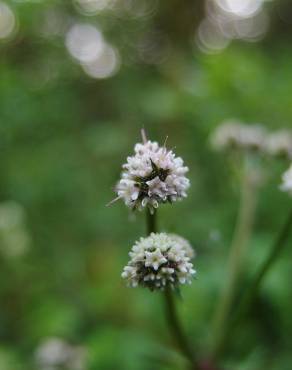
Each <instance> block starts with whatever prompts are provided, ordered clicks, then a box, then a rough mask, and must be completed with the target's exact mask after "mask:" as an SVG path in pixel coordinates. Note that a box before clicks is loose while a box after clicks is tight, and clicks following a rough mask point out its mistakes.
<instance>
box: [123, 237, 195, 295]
mask: <svg viewBox="0 0 292 370" xmlns="http://www.w3.org/2000/svg"><path fill="white" fill-rule="evenodd" d="M129 255H130V257H131V259H130V261H129V262H128V264H127V266H125V267H124V270H123V273H122V277H123V278H124V279H126V280H127V282H128V285H129V286H132V287H136V286H143V287H147V288H149V289H150V290H163V289H164V288H165V287H166V286H170V287H172V288H174V287H177V286H178V285H180V284H186V283H189V284H190V283H191V281H192V278H193V276H194V275H195V274H196V271H195V270H194V268H193V264H192V263H191V262H190V260H191V258H192V257H193V256H194V251H193V249H192V247H191V246H190V244H189V242H188V241H186V240H185V239H184V238H182V237H180V236H178V235H173V234H166V233H160V234H155V233H152V234H151V235H149V236H148V237H147V238H141V239H140V240H139V241H138V242H136V243H135V245H134V246H133V247H132V250H131V252H130V253H129Z"/></svg>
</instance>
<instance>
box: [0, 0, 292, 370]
mask: <svg viewBox="0 0 292 370" xmlns="http://www.w3.org/2000/svg"><path fill="white" fill-rule="evenodd" d="M6 3H7V4H9V6H10V8H11V9H12V10H13V12H14V14H15V16H16V18H17V30H16V31H15V33H14V35H13V36H11V37H10V38H8V39H5V40H4V39H3V40H2V41H1V44H0V53H1V58H0V74H1V82H0V107H1V109H0V149H1V157H0V171H1V172H0V173H1V181H0V200H1V202H2V203H1V207H2V208H1V209H3V207H4V205H5V204H6V205H7V201H13V202H16V204H17V205H18V206H19V207H21V210H22V211H21V212H23V215H24V216H23V217H24V221H23V223H24V225H25V226H23V227H25V233H27V235H28V236H26V237H27V238H28V239H29V243H28V245H29V247H28V248H27V250H26V252H25V253H23V254H21V255H18V254H17V255H16V256H14V255H13V253H12V255H11V253H10V252H9V250H8V251H7V248H10V249H11V248H12V250H13V247H15V248H17V244H18V243H19V240H18V239H17V238H16V239H15V240H14V241H13V240H12V242H11V241H10V244H9V243H8V244H7V243H5V242H3V240H2V245H1V250H2V253H1V256H0V263H1V270H0V274H1V277H0V281H1V284H0V295H1V305H0V338H1V346H0V368H1V369H3V370H4V369H5V370H28V369H32V368H34V367H35V364H34V360H33V354H34V352H35V349H36V347H37V346H38V345H39V343H40V342H41V341H42V340H43V339H44V338H46V337H50V336H57V337H61V338H64V339H66V340H67V341H69V342H70V343H76V344H78V345H83V346H85V347H86V348H87V350H88V353H89V360H88V366H87V367H88V369H89V370H90V369H92V370H95V369H100V370H109V369H117V368H118V369H120V370H131V369H133V370H144V369H145V370H146V369H152V370H155V369H178V368H181V366H183V360H182V359H181V357H180V356H179V355H178V354H176V353H175V352H174V351H171V350H170V349H171V345H172V342H171V339H170V338H169V335H168V332H167V328H166V326H165V323H164V320H163V309H162V306H161V298H160V297H159V295H158V294H155V293H153V294H151V293H148V292H145V291H143V290H139V289H133V290H131V289H127V288H126V287H125V286H124V284H123V282H122V281H121V279H120V273H121V270H122V267H123V265H124V264H125V263H126V261H127V253H128V251H129V249H130V247H131V245H132V243H133V242H134V241H135V240H136V239H137V238H138V237H139V236H140V235H142V234H143V233H145V227H144V218H143V215H142V214H137V215H136V216H135V217H132V216H130V215H129V213H128V210H127V209H126V208H125V207H124V205H123V204H122V202H120V203H119V202H118V203H116V204H115V205H114V206H112V207H110V208H106V207H105V204H106V203H107V202H108V201H110V200H111V199H112V198H113V197H114V192H113V187H114V185H115V183H116V181H117V179H118V177H119V173H120V167H121V164H122V163H123V162H124V160H125V158H126V156H127V155H128V154H130V153H131V152H132V149H133V145H134V143H135V142H137V140H139V135H140V134H139V131H140V129H141V127H142V126H144V127H145V128H146V130H147V132H148V135H149V137H151V139H155V140H158V141H160V142H163V141H164V139H165V137H166V136H167V135H168V146H169V147H175V148H176V149H175V151H176V153H177V154H178V155H180V156H182V157H183V158H184V159H185V162H186V163H187V165H188V166H189V167H190V178H191V182H192V187H191V190H190V193H189V197H188V199H187V200H186V201H184V202H182V203H180V204H178V205H176V206H175V207H171V206H165V207H161V211H160V212H159V213H160V215H159V223H160V225H159V227H160V229H161V230H164V229H165V230H168V231H171V232H172V231H173V232H177V233H180V234H182V235H183V236H185V237H186V238H188V239H189V240H190V241H191V242H192V244H193V245H194V247H195V248H196V251H197V260H196V267H197V270H198V280H197V281H195V282H194V284H193V285H192V286H191V287H187V288H184V289H183V291H182V294H183V300H184V304H183V305H182V307H181V314H182V317H183V322H184V324H185V327H186V328H187V332H188V333H189V335H190V336H191V337H192V338H193V340H194V341H195V342H198V343H199V344H198V346H199V349H200V350H201V351H202V352H203V353H205V352H207V351H208V341H209V339H210V338H211V337H212V332H211V315H212V312H213V309H214V305H215V299H214V298H215V297H216V296H217V294H218V290H219V288H220V287H221V286H222V285H223V284H224V270H225V265H226V255H227V251H228V247H229V244H230V239H231V236H232V230H233V227H234V223H235V217H236V213H237V204H238V195H239V194H238V192H239V189H238V181H237V178H236V174H235V172H234V169H233V167H232V166H231V165H230V161H229V160H228V158H227V157H226V156H225V155H224V154H220V155H218V153H214V152H213V151H212V150H211V148H210V145H209V135H210V133H211V132H212V130H213V129H214V128H215V127H216V126H217V125H218V123H220V121H222V120H223V119H225V118H229V117H238V118H240V119H242V120H243V121H247V122H260V123H263V124H264V125H266V126H267V127H268V128H269V129H271V130H272V129H277V128H282V127H288V128H289V127H290V126H291V117H292V104H291V96H292V69H291V65H292V53H291V48H290V45H291V35H292V34H291V24H290V25H289V24H287V22H286V21H287V17H286V18H285V19H286V20H285V19H283V17H281V14H283V11H282V9H285V12H287V14H288V11H292V10H291V9H292V8H291V4H290V3H289V1H286V2H285V1H283V0H275V1H272V2H268V3H266V4H265V5H264V6H265V9H266V11H267V12H268V14H269V16H270V25H269V29H268V32H267V34H266V35H265V37H264V38H263V39H262V40H260V41H257V42H252V43H249V42H247V41H244V40H235V41H232V42H231V44H230V45H229V46H228V47H226V48H225V49H222V50H220V52H218V53H204V52H203V51H201V50H200V49H199V48H198V46H197V45H196V44H195V41H194V40H195V32H196V30H197V29H198V27H199V24H200V22H201V20H202V19H203V17H204V15H205V5H204V3H203V1H190V0H184V1H181V0H169V1H167V2H164V1H159V2H158V1H157V2H150V3H151V4H152V3H153V4H154V3H155V8H154V9H155V10H153V11H151V12H150V13H148V15H147V12H146V15H145V14H144V13H143V12H142V16H137V11H136V16H135V13H134V15H133V14H132V15H131V14H128V13H122V14H118V13H117V14H116V13H114V12H110V11H103V12H100V13H98V14H94V15H90V16H89V15H86V14H84V12H83V13H82V12H81V11H80V9H79V8H78V7H76V4H75V5H74V3H73V2H71V1H69V0H66V1H52V0H47V1H45V0H43V1H41V0H39V1H10V2H8V1H6ZM139 4H140V2H139V1H137V2H136V4H135V6H136V8H137V9H139ZM141 4H142V5H141ZM141 4H140V5H141V6H145V3H144V2H143V1H141ZM143 4H144V5H143ZM133 6H134V5H133ZM283 7H284V8H283ZM129 9H131V8H129ZM279 9H280V10H281V11H279ZM285 12H284V13H285ZM51 13H52V14H57V15H58V17H60V18H58V19H61V20H62V21H61V22H60V23H56V24H58V27H59V28H58V27H57V26H56V25H55V27H51V28H52V29H53V30H51V31H50V32H51V33H50V32H49V31H48V30H47V29H46V28H45V27H47V28H48V24H47V23H48V20H47V16H48V14H51ZM138 14H139V13H138ZM143 14H144V15H143ZM50 19H51V22H52V18H50ZM72 22H73V23H74V22H82V23H84V22H85V23H90V24H93V25H95V26H98V27H99V28H100V29H101V30H102V31H103V34H104V37H105V38H106V39H107V40H108V41H109V42H111V44H112V45H114V46H115V47H116V48H117V49H118V50H119V53H120V60H121V66H120V69H119V71H118V72H117V73H116V74H115V75H114V76H113V77H111V78H104V79H93V78H91V77H90V76H88V75H86V74H85V73H84V71H83V70H82V68H81V67H80V65H79V64H78V63H76V61H74V60H73V59H72V57H71V56H70V54H69V53H68V51H67V50H66V47H65V45H64V32H66V29H67V28H68V27H67V24H69V25H70V24H71V23H72ZM49 24H50V22H49ZM60 24H61V26H62V27H61V26H60ZM53 25H54V23H53ZM53 31H54V32H53ZM152 32H154V33H155V32H160V33H161V34H162V35H163V37H167V45H168V48H169V49H167V50H168V52H167V53H166V52H165V55H164V49H163V47H162V46H161V48H160V46H158V49H159V50H158V51H159V52H161V55H160V56H159V52H158V56H159V58H158V61H157V59H155V58H156V57H155V58H154V59H153V60H151V55H152V54H153V55H154V56H157V54H155V53H156V51H157V45H156V46H155V45H154V46H155V48H156V49H155V48H154V46H153V49H151V48H150V54H149V53H148V54H147V53H146V56H145V55H144V54H143V53H142V54H141V50H140V49H139V47H138V46H139V45H140V41H141V40H143V39H144V38H145V37H146V36H147V35H149V34H151V33H152ZM160 33H159V35H160ZM155 35H157V33H155V34H154V40H157V38H158V39H159V37H160V36H159V37H158V36H157V37H156V36H155ZM159 40H160V39H159ZM163 40H164V39H163ZM162 44H163V43H162ZM159 45H160V44H159ZM149 55H150V57H149ZM262 165H263V166H264V168H265V169H264V171H265V177H266V183H265V185H264V186H262V188H261V191H260V194H259V206H258V211H257V217H256V224H255V231H256V234H255V236H254V238H253V239H252V241H251V243H250V246H249V256H248V260H247V261H246V266H245V279H248V278H249V276H250V275H251V273H252V272H253V271H254V270H255V269H256V267H257V266H258V264H259V262H260V261H261V260H262V258H263V256H265V255H266V253H267V250H268V248H269V247H270V245H271V242H272V240H273V238H274V236H275V233H276V232H277V229H278V228H279V226H280V225H281V224H282V222H283V221H284V219H285V216H286V213H287V212H288V210H289V207H290V204H289V202H290V201H289V200H288V198H287V195H286V194H283V193H281V192H279V191H278V184H279V183H280V175H281V173H282V171H283V170H285V169H286V167H287V166H288V163H285V162H281V161H275V160H266V161H264V162H263V164H262ZM2 213H3V212H2ZM5 215H6V214H5V210H4V216H1V217H2V219H4V220H5V217H6V216H5ZM1 217H0V218H1ZM288 247H289V246H288ZM290 259H291V250H290V248H287V249H286V250H285V253H284V254H283V256H282V258H281V260H280V261H278V263H277V265H275V267H274V269H273V271H271V273H270V274H269V276H268V278H267V279H266V280H265V284H264V287H263V290H262V293H261V295H260V296H259V297H258V304H257V305H256V307H254V309H253V312H252V313H251V315H250V316H249V317H248V320H247V322H246V323H245V324H244V325H243V326H242V327H241V328H240V330H237V331H236V333H234V338H233V340H232V344H231V345H230V347H229V349H228V356H227V360H226V361H227V365H229V366H230V368H232V369H234V368H236V369H249V370H250V369H257V370H259V369H273V370H274V369H281V370H285V369H287V370H288V369H290V368H291V361H292V357H291V333H292V319H291V314H290V313H291V298H292V296H291V289H290V283H289V281H290V280H289V279H290V276H291V275H290V274H291V266H290Z"/></svg>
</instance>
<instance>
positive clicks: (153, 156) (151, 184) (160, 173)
mask: <svg viewBox="0 0 292 370" xmlns="http://www.w3.org/2000/svg"><path fill="white" fill-rule="evenodd" d="M187 172H188V167H185V166H184V162H183V160H182V158H180V157H176V156H175V154H174V153H173V152H172V151H171V150H167V149H166V148H165V146H163V147H160V146H159V145H158V143H157V142H152V141H146V142H145V143H144V144H142V143H139V144H136V145H135V154H134V155H133V156H131V157H128V158H127V163H126V164H124V165H123V172H122V176H121V177H122V178H121V180H120V181H119V183H118V185H117V188H116V191H117V194H118V198H121V199H123V200H124V202H125V204H126V205H127V206H128V207H130V208H132V209H139V210H142V209H143V208H144V207H149V209H150V211H151V212H153V211H154V209H155V208H158V206H159V203H165V202H170V203H172V202H174V201H176V200H179V199H182V198H185V197H186V196H187V193H186V191H187V189H188V188H189V186H190V181H189V179H188V178H187V177H186V176H185V174H186V173H187Z"/></svg>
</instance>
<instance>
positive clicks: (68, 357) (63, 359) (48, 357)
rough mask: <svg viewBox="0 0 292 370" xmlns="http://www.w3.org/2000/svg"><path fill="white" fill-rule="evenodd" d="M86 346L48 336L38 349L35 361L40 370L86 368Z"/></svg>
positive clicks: (77, 369)
mask: <svg viewBox="0 0 292 370" xmlns="http://www.w3.org/2000/svg"><path fill="white" fill-rule="evenodd" d="M86 358H87V354H86V350H85V348H84V347H81V346H72V345H70V344H69V343H67V342H65V341H64V340H63V339H61V338H55V337H51V338H47V339H45V340H44V341H43V342H42V343H41V344H40V345H39V346H38V347H37V349H36V352H35V362H36V365H37V366H38V368H39V369H40V370H58V369H64V370H85V368H86V362H87V359H86Z"/></svg>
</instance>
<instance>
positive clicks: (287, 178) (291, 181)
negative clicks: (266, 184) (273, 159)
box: [280, 165, 292, 195]
mask: <svg viewBox="0 0 292 370" xmlns="http://www.w3.org/2000/svg"><path fill="white" fill-rule="evenodd" d="M280 189H281V190H282V191H286V192H287V193H289V194H290V195H292V165H291V166H290V167H289V169H288V170H287V171H286V172H284V174H283V176H282V184H281V186H280Z"/></svg>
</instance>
